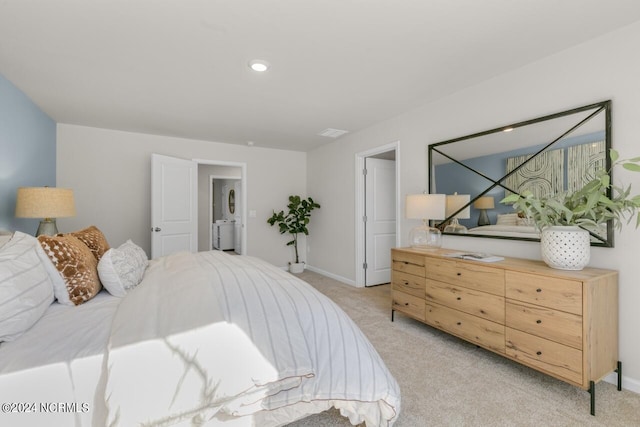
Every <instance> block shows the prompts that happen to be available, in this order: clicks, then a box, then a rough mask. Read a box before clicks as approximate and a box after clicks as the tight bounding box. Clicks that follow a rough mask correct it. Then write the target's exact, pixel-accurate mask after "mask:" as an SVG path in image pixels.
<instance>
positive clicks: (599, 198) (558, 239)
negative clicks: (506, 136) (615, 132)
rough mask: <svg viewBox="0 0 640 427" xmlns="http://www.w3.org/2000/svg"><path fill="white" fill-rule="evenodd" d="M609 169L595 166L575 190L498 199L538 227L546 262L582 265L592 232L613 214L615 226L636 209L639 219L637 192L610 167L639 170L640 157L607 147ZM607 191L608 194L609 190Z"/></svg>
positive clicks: (561, 265)
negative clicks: (613, 174) (615, 179)
mask: <svg viewBox="0 0 640 427" xmlns="http://www.w3.org/2000/svg"><path fill="white" fill-rule="evenodd" d="M609 157H610V158H611V169H610V170H608V171H607V170H605V169H598V170H597V171H596V172H595V174H594V175H595V176H594V177H593V179H591V180H590V181H589V182H587V184H586V185H585V186H584V187H582V189H580V190H579V191H576V192H573V193H568V192H565V193H559V194H555V195H551V196H545V197H536V196H534V195H533V194H532V193H531V192H530V191H524V192H522V194H516V193H514V194H511V195H509V196H507V197H505V198H504V199H502V201H501V202H502V203H507V204H509V203H511V204H513V208H514V209H515V210H517V211H519V212H521V213H522V214H524V215H525V216H526V217H527V218H529V219H530V220H531V221H532V222H533V223H535V226H536V227H537V228H538V230H540V244H541V252H542V259H543V260H544V262H545V263H547V265H549V266H550V267H553V268H558V269H562V270H581V269H583V268H584V267H585V266H586V265H587V264H588V263H589V258H590V245H591V237H590V236H591V234H594V235H596V236H597V235H601V234H602V233H603V232H606V229H603V226H604V224H606V223H607V222H608V221H609V220H612V222H613V225H614V227H615V228H616V229H618V230H620V229H621V228H622V222H623V221H626V222H627V223H629V222H630V221H631V218H632V217H633V215H634V214H635V215H636V228H637V227H638V225H640V214H639V209H640V195H635V196H632V195H631V185H629V186H627V187H626V188H623V187H618V186H616V185H614V184H613V183H612V182H611V175H610V174H609V172H610V171H611V170H612V169H613V168H614V167H616V166H619V165H620V166H622V167H623V168H624V169H627V170H630V171H633V172H640V165H639V163H640V157H635V158H632V159H625V160H620V159H619V154H618V152H617V151H615V150H611V151H610V152H609ZM609 194H610V196H609Z"/></svg>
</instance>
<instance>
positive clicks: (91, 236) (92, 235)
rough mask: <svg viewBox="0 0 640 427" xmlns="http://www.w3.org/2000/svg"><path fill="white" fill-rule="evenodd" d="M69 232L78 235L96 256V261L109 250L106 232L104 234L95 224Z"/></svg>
mask: <svg viewBox="0 0 640 427" xmlns="http://www.w3.org/2000/svg"><path fill="white" fill-rule="evenodd" d="M68 234H71V235H72V236H74V237H77V238H78V239H79V240H80V241H81V242H82V243H84V244H85V245H87V246H88V247H89V249H91V253H92V254H93V256H94V257H96V261H100V258H102V255H104V253H105V252H106V251H108V250H109V243H108V242H107V239H106V238H105V237H104V234H102V231H100V230H99V229H98V227H96V226H95V225H92V226H90V227H87V228H85V229H83V230H80V231H74V232H73V233H68Z"/></svg>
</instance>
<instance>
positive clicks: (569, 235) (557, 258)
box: [540, 226, 591, 270]
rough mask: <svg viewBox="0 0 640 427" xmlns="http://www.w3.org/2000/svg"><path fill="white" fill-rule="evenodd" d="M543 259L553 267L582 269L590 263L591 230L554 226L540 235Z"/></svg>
mask: <svg viewBox="0 0 640 427" xmlns="http://www.w3.org/2000/svg"><path fill="white" fill-rule="evenodd" d="M540 246H541V251H542V259H543V260H544V262H545V263H547V265H548V266H549V267H551V268H557V269H559V270H582V269H583V268H584V267H586V265H587V264H589V258H590V257H591V239H590V237H589V232H588V231H587V230H583V229H582V228H580V227H577V226H553V227H547V228H545V229H544V230H542V234H541V236H540Z"/></svg>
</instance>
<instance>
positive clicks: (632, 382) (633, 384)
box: [603, 363, 640, 394]
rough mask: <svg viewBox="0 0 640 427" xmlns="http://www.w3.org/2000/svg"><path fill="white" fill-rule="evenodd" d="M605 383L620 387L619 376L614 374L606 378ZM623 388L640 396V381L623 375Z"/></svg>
mask: <svg viewBox="0 0 640 427" xmlns="http://www.w3.org/2000/svg"><path fill="white" fill-rule="evenodd" d="M622 372H624V363H623V364H622ZM603 381H606V382H608V383H610V384H614V385H618V374H617V373H615V372H612V373H610V374H609V375H607V376H606V377H604V380H603ZM622 388H623V389H625V390H629V391H632V392H634V393H638V394H640V381H638V380H636V379H634V378H629V377H625V376H624V375H622Z"/></svg>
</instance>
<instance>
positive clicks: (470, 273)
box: [425, 258, 504, 296]
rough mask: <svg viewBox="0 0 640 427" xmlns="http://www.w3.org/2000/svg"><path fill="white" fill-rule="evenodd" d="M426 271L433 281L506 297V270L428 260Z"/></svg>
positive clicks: (446, 260)
mask: <svg viewBox="0 0 640 427" xmlns="http://www.w3.org/2000/svg"><path fill="white" fill-rule="evenodd" d="M425 270H426V275H427V277H428V278H430V279H433V280H437V281H440V282H447V283H451V284H455V285H459V286H465V287H467V288H470V289H476V290H479V291H483V292H489V293H491V294H494V295H499V296H504V270H503V269H501V268H492V267H487V266H485V265H479V264H478V263H472V262H459V261H454V260H450V259H438V258H428V259H427V263H426V266H425Z"/></svg>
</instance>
